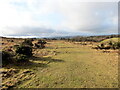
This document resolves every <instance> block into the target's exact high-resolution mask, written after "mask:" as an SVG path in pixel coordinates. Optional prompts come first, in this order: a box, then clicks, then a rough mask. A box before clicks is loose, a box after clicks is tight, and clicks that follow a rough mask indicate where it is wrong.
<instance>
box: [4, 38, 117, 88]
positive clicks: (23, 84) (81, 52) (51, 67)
mask: <svg viewBox="0 0 120 90" xmlns="http://www.w3.org/2000/svg"><path fill="white" fill-rule="evenodd" d="M112 40H115V41H116V38H114V39H112ZM106 41H108V40H106ZM106 41H104V42H106ZM33 53H34V57H32V58H31V59H30V62H31V63H30V64H28V65H23V66H12V65H9V66H8V67H9V69H6V68H3V70H10V69H16V70H19V71H18V73H14V74H13V73H12V75H11V76H10V77H9V78H6V79H4V80H3V83H4V84H15V86H14V87H17V88H117V87H118V53H117V52H110V53H103V52H102V51H100V50H95V49H91V48H90V46H88V45H80V44H74V43H70V42H67V41H59V40H56V41H51V42H48V44H47V45H46V48H45V49H34V51H33ZM29 72H30V73H29ZM10 82H11V83H10ZM13 82H14V83H13Z"/></svg>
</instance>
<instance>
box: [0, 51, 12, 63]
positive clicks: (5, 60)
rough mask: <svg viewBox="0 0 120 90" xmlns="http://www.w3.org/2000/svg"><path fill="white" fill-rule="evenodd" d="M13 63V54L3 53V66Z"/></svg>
mask: <svg viewBox="0 0 120 90" xmlns="http://www.w3.org/2000/svg"><path fill="white" fill-rule="evenodd" d="M11 62H12V59H11V54H10V53H8V52H7V51H2V64H3V65H7V64H9V63H11Z"/></svg>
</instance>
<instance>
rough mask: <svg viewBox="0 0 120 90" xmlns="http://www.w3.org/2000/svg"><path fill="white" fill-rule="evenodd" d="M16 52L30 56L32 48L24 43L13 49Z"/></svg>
mask: <svg viewBox="0 0 120 90" xmlns="http://www.w3.org/2000/svg"><path fill="white" fill-rule="evenodd" d="M15 52H16V54H23V55H26V56H28V57H30V56H32V48H31V47H29V46H25V45H20V46H18V47H17V48H16V50H15Z"/></svg>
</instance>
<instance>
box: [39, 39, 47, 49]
mask: <svg viewBox="0 0 120 90" xmlns="http://www.w3.org/2000/svg"><path fill="white" fill-rule="evenodd" d="M46 43H47V42H46V41H44V40H38V42H37V44H40V47H41V48H45V44H46Z"/></svg>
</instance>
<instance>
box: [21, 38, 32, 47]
mask: <svg viewBox="0 0 120 90" xmlns="http://www.w3.org/2000/svg"><path fill="white" fill-rule="evenodd" d="M22 45H28V46H33V44H32V40H31V39H25V40H24V42H22Z"/></svg>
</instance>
